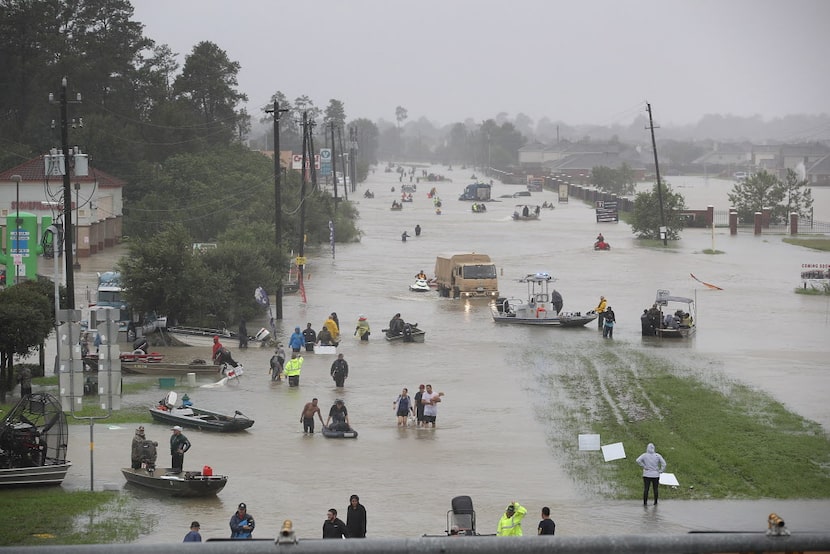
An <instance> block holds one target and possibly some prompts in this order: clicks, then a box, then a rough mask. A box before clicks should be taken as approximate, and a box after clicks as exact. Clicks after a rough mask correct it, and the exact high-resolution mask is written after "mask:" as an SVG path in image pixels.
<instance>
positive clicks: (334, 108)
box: [323, 98, 346, 129]
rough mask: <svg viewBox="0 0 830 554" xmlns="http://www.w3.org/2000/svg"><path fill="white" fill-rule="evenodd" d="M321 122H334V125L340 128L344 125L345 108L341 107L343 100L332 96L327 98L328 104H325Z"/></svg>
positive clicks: (327, 123) (328, 123) (326, 123)
mask: <svg viewBox="0 0 830 554" xmlns="http://www.w3.org/2000/svg"><path fill="white" fill-rule="evenodd" d="M323 123H324V124H325V125H326V126H328V125H330V124H332V123H334V126H335V127H339V128H340V129H343V128H344V127H345V126H346V108H344V107H343V102H341V101H340V100H335V99H334V98H332V99H331V100H329V105H328V106H326V111H325V113H324V115H323Z"/></svg>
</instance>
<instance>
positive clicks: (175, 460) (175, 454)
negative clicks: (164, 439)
mask: <svg viewBox="0 0 830 554" xmlns="http://www.w3.org/2000/svg"><path fill="white" fill-rule="evenodd" d="M171 431H173V434H172V435H170V455H171V456H172V461H171V463H170V465H171V466H173V473H181V472H182V468H183V467H184V453H185V452H187V451H188V450H190V441H189V440H187V437H185V436H184V435H183V434H182V428H181V427H180V426H178V425H176V426H174V427H173V428H172V429H171Z"/></svg>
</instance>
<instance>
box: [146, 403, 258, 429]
mask: <svg viewBox="0 0 830 554" xmlns="http://www.w3.org/2000/svg"><path fill="white" fill-rule="evenodd" d="M188 412H190V413H191V414H192V415H184V414H182V413H177V411H176V410H174V411H170V410H158V409H156V408H150V415H151V416H152V417H153V419H154V420H156V421H160V422H161V423H170V424H173V425H181V426H182V427H190V428H194V429H199V430H201V431H216V432H219V433H236V432H238V431H244V430H245V429H248V428H249V427H251V426H252V425H253V424H254V420H253V419H250V418H248V417H245V416H229V415H225V414H220V413H218V412H211V411H208V410H202V409H199V408H189V409H188Z"/></svg>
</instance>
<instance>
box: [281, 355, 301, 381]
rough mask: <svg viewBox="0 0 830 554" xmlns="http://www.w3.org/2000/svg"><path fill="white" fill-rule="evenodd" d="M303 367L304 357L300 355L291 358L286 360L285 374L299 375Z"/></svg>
mask: <svg viewBox="0 0 830 554" xmlns="http://www.w3.org/2000/svg"><path fill="white" fill-rule="evenodd" d="M302 368H303V357H302V356H300V357H298V358H291V359H290V360H288V361H287V362H285V366H283V369H282V372H283V373H284V374H285V376H286V377H292V376H294V375H299V374H300V370H301V369H302Z"/></svg>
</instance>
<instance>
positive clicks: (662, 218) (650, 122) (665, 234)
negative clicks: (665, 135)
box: [646, 102, 669, 246]
mask: <svg viewBox="0 0 830 554" xmlns="http://www.w3.org/2000/svg"><path fill="white" fill-rule="evenodd" d="M646 109H647V110H648V129H651V147H652V149H653V150H654V172H655V174H656V175H657V200H658V202H660V236H661V238H662V239H663V246H668V244H669V242H668V240H669V239H668V234H669V230H668V228H667V227H666V214H665V212H664V211H663V186H662V185H661V184H660V165H659V164H658V163H657V142H656V141H655V140H654V120H653V119H652V118H651V104H649V103H648V102H646Z"/></svg>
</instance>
